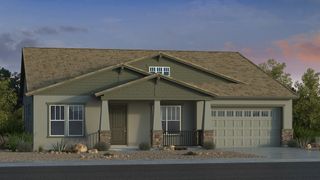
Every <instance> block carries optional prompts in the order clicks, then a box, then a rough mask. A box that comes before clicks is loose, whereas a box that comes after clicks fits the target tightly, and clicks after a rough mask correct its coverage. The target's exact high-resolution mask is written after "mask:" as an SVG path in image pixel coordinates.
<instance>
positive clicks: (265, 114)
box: [261, 111, 269, 117]
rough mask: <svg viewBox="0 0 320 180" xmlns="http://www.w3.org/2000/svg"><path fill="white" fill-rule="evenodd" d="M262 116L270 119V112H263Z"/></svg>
mask: <svg viewBox="0 0 320 180" xmlns="http://www.w3.org/2000/svg"><path fill="white" fill-rule="evenodd" d="M261 116H262V117H268V116H269V111H261Z"/></svg>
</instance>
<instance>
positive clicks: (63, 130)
mask: <svg viewBox="0 0 320 180" xmlns="http://www.w3.org/2000/svg"><path fill="white" fill-rule="evenodd" d="M49 107H50V112H49V117H50V125H49V126H50V129H49V134H50V136H83V134H84V133H83V131H84V125H83V122H84V107H83V105H50V106H49Z"/></svg>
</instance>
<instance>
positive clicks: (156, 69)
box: [149, 66, 170, 76]
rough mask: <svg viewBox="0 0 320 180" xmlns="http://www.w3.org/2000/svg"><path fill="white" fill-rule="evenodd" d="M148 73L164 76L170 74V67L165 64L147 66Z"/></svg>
mask: <svg viewBox="0 0 320 180" xmlns="http://www.w3.org/2000/svg"><path fill="white" fill-rule="evenodd" d="M149 72H150V73H159V74H162V75H164V76H170V67H167V66H149Z"/></svg>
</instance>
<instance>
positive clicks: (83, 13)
mask: <svg viewBox="0 0 320 180" xmlns="http://www.w3.org/2000/svg"><path fill="white" fill-rule="evenodd" d="M0 3H1V5H0V66H4V67H6V68H9V69H10V70H13V71H19V70H20V56H21V47H25V46H37V47H90V48H126V49H176V50H212V51H217V50H218V51H220V50H227V51H240V52H241V53H243V54H244V55H245V56H247V57H248V58H250V59H251V60H252V61H253V62H255V63H261V62H263V61H266V60H267V59H269V58H275V59H276V60H278V61H281V62H286V63H287V71H289V72H290V73H291V74H292V76H293V78H294V79H295V80H297V79H299V77H300V76H301V74H302V73H303V72H304V71H305V70H306V68H308V67H312V68H314V69H316V71H319V69H320V0H274V1H272V0H243V1H241V0H228V1H213V0H212V1H208V0H207V1H206V0H203V1H202V0H190V1H188V0H184V1H182V0H171V1H165V0H162V1H151V0H150V1H138V0H137V1H121V0H118V1H111V0H110V1H108V0H105V1H102V0H100V1H99V0H91V1H89V0H69V1H66V0H47V1H46V0H41V1H40V0H38V1H35V0H28V1H25V0H20V1H16V0H10V1H4V0H3V1H1V0H0Z"/></svg>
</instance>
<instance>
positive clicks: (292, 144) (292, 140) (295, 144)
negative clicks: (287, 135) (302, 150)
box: [288, 139, 299, 147]
mask: <svg viewBox="0 0 320 180" xmlns="http://www.w3.org/2000/svg"><path fill="white" fill-rule="evenodd" d="M298 146H299V145H298V142H297V141H296V140H295V139H291V140H290V141H288V147H298Z"/></svg>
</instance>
